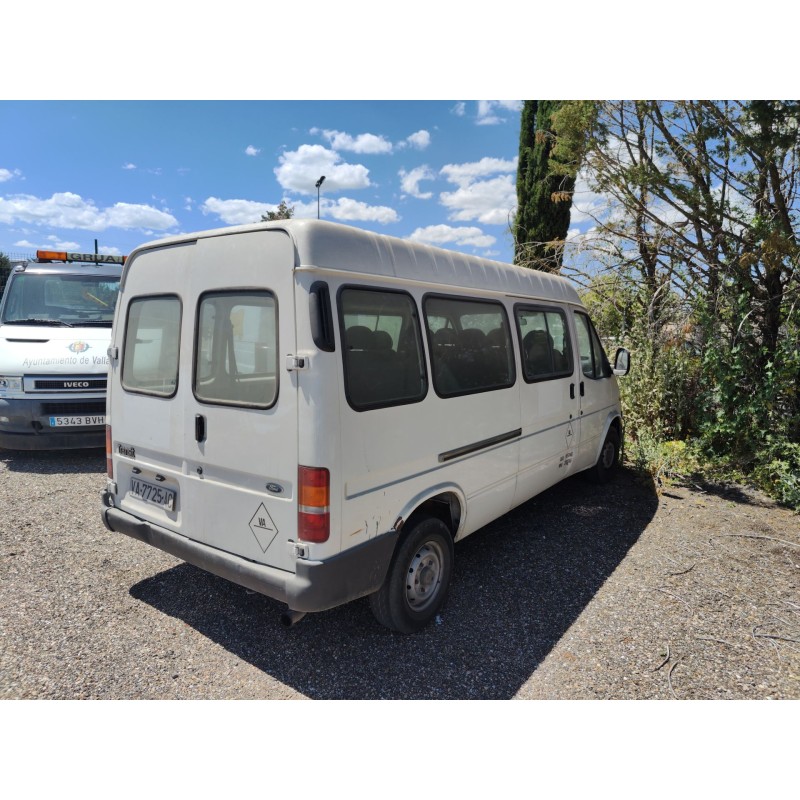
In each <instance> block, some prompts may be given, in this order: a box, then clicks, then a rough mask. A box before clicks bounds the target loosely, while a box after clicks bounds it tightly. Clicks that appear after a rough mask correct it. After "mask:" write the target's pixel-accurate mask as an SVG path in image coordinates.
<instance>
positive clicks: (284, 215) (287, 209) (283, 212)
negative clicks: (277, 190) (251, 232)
mask: <svg viewBox="0 0 800 800" xmlns="http://www.w3.org/2000/svg"><path fill="white" fill-rule="evenodd" d="M293 216H294V206H290V205H287V203H286V201H285V200H281V202H280V203H279V204H278V207H277V208H276V209H275V210H274V211H267V213H266V214H262V215H261V221H262V222H272V221H273V220H276V219H291V218H292V217H293Z"/></svg>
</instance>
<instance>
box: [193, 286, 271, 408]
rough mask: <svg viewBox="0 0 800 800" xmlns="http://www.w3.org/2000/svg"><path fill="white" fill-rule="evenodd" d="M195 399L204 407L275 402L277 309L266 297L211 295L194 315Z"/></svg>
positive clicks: (262, 405) (245, 293)
mask: <svg viewBox="0 0 800 800" xmlns="http://www.w3.org/2000/svg"><path fill="white" fill-rule="evenodd" d="M196 336H197V338H196V342H195V365H194V394H195V397H196V398H197V399H198V400H199V401H200V402H202V403H215V404H219V405H233V406H250V407H253V408H270V407H271V406H273V405H274V404H275V401H276V400H277V397H278V373H277V345H278V325H277V304H276V302H275V298H274V296H273V295H272V294H271V293H270V292H255V291H254V292H250V291H232V292H209V293H207V294H204V295H202V297H201V298H200V305H199V307H198V312H197V334H196Z"/></svg>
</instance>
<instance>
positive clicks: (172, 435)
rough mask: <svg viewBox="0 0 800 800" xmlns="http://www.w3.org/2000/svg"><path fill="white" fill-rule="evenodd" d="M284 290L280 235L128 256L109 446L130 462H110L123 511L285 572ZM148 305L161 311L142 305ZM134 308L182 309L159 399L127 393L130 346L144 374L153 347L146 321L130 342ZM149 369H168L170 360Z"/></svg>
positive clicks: (289, 391)
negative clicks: (173, 371) (173, 377)
mask: <svg viewBox="0 0 800 800" xmlns="http://www.w3.org/2000/svg"><path fill="white" fill-rule="evenodd" d="M293 282H294V247H293V245H292V242H291V240H290V238H289V236H288V235H287V234H286V233H285V232H283V231H280V230H264V231H251V232H247V233H236V234H230V235H223V236H214V237H208V238H200V239H197V240H195V241H193V242H190V243H187V244H186V245H178V246H170V247H165V248H159V249H154V250H152V251H145V252H144V253H141V254H139V255H138V256H137V258H136V259H135V260H134V261H133V262H132V263H131V265H130V269H129V277H128V280H127V282H126V286H125V287H124V297H125V300H124V302H125V303H126V305H127V308H128V309H129V310H128V312H127V319H128V323H127V328H126V335H125V346H124V352H123V365H122V368H123V376H122V385H123V388H124V391H123V392H122V394H123V395H124V397H123V398H122V399H121V401H120V403H119V404H117V403H116V402H115V401H112V402H113V405H112V430H113V437H114V441H115V447H117V445H116V443H117V442H119V443H121V444H122V445H123V447H124V446H128V448H129V450H130V453H131V457H130V458H125V456H124V450H120V451H119V452H120V453H121V454H122V455H121V462H122V463H121V464H120V470H119V472H120V474H119V475H118V476H117V481H118V483H119V491H120V494H122V493H123V492H124V491H125V490H126V489H127V490H128V491H127V493H126V494H125V495H124V497H123V499H122V508H123V510H126V511H129V512H130V513H133V514H135V515H137V516H139V517H142V518H144V519H148V520H149V521H152V522H154V523H156V524H159V525H162V526H164V527H166V528H168V529H170V530H174V531H176V532H178V533H181V534H183V535H185V536H187V537H189V538H191V539H194V540H196V541H200V542H203V543H205V544H208V545H210V546H212V547H216V548H219V549H221V550H224V551H227V552H231V553H235V554H236V555H239V556H243V557H244V558H247V559H250V560H252V561H255V562H257V563H262V564H268V565H270V566H274V567H278V568H280V569H286V570H290V571H293V570H294V558H293V557H292V556H291V555H290V552H289V546H288V544H287V542H288V541H289V540H290V539H294V538H295V533H296V525H297V505H296V496H295V494H296V493H295V484H296V480H297V389H296V386H295V383H294V381H293V380H292V376H291V375H290V374H288V373H287V372H286V371H285V370H283V369H282V368H283V366H284V365H283V363H282V359H281V357H280V354H281V353H284V354H287V353H293V352H294V347H295V331H294V284H293ZM156 287H157V293H156V292H155V291H154V289H155V288H156ZM156 298H157V299H158V301H159V303H160V308H156V307H154V306H153V303H154V302H155V300H156ZM148 303H149V304H150V308H149V309H148V308H147V307H146V304H148ZM137 304H142V306H143V308H142V309H141V310H142V311H144V312H149V313H150V316H151V317H152V316H155V317H161V318H164V317H165V316H169V314H170V313H173V314H174V313H175V312H176V311H177V307H178V306H179V307H180V323H179V328H180V344H179V353H180V357H179V364H178V368H177V385H176V386H171V385H170V384H169V377H168V376H167V380H166V383H165V384H164V385H163V386H162V387H161V390H160V391H161V393H160V395H153V394H148V393H146V392H142V391H137V390H136V386H135V383H136V382H135V380H134V381H133V384H131V380H130V377H131V375H133V376H134V377H135V375H136V370H135V368H134V361H135V359H134V357H133V356H131V355H130V352H128V351H129V350H130V349H131V348H134V347H135V348H139V350H140V352H139V360H140V362H141V364H145V363H146V360H147V357H148V354H147V353H145V352H144V350H143V348H145V347H147V346H150V347H151V348H152V347H154V346H155V345H152V344H151V345H147V344H146V341H147V339H148V338H152V339H158V336H154V335H151V334H148V333H147V330H148V328H147V325H148V324H149V325H150V327H151V328H152V327H153V324H152V323H148V322H147V320H145V323H146V324H145V326H144V327H143V326H142V325H139V328H141V329H142V330H143V331H144V334H142V333H137V330H136V329H135V327H136V326H135V324H134V323H135V322H136V320H137V313H136V312H137ZM121 311H123V310H122V309H121ZM123 313H124V311H123ZM141 317H142V314H139V315H138V319H141ZM159 341H160V339H159ZM143 342H144V343H145V344H143ZM159 347H161V345H159ZM165 349H168V348H165V347H161V350H165ZM149 358H150V359H151V360H155V358H156V356H155V354H154V353H150V354H149ZM158 358H160V359H162V361H163V360H164V359H165V358H166V361H165V363H167V364H168V363H169V354H168V353H167V354H166V356H165V355H164V353H161V354H160V355H159V356H158ZM159 363H160V362H159ZM162 371H164V372H165V373H168V372H169V370H162ZM126 373H127V374H126ZM281 373H282V374H281ZM164 378H165V376H164V375H161V376H160V379H161V380H162V382H163V381H164ZM148 425H152V426H153V427H154V428H155V429H156V430H158V431H160V435H159V436H158V440H157V441H156V440H155V439H154V437H152V436H150V435H148V434H147V433H145V431H144V430H143V429H145V428H147V427H148ZM137 469H138V470H139V472H138V473H137V472H135V470H137ZM151 486H152V487H155V488H154V489H153V488H150V487H151ZM158 489H161V490H162V491H161V492H158V491H157V490H158ZM170 492H174V495H170V494H169V493H170ZM170 506H172V507H170Z"/></svg>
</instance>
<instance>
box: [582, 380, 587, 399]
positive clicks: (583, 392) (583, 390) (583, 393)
mask: <svg viewBox="0 0 800 800" xmlns="http://www.w3.org/2000/svg"><path fill="white" fill-rule="evenodd" d="M585 394H586V390H585V387H584V384H583V381H581V397H583V396H584V395H585Z"/></svg>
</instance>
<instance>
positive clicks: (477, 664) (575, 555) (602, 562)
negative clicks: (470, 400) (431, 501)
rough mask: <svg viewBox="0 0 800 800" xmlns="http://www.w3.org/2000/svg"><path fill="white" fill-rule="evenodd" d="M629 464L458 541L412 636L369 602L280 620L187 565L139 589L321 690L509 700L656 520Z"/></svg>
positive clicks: (267, 667)
mask: <svg viewBox="0 0 800 800" xmlns="http://www.w3.org/2000/svg"><path fill="white" fill-rule="evenodd" d="M657 507H658V499H657V497H656V495H655V493H654V492H653V491H652V489H648V488H647V487H645V486H644V485H642V484H641V483H639V482H638V481H637V479H636V476H635V475H634V473H632V472H630V471H627V470H625V471H622V473H621V474H620V475H619V476H618V477H617V478H616V479H615V480H614V481H613V482H611V483H610V484H608V485H606V486H595V485H593V484H590V483H588V482H587V481H586V480H584V479H583V478H582V477H580V476H576V477H574V478H571V479H569V480H567V481H564V482H563V483H561V484H559V485H558V486H556V487H554V488H552V489H550V490H549V491H547V492H545V493H543V494H541V495H539V497H537V498H534V499H533V500H531V501H529V502H528V503H525V504H524V505H522V506H520V507H518V508H517V509H515V510H514V511H512V512H510V513H509V514H507V515H505V516H504V517H502V518H501V519H498V520H496V521H495V522H493V523H491V524H490V525H488V526H486V528H484V529H483V530H481V531H478V532H476V533H475V534H473V535H472V536H470V537H468V538H467V539H466V540H464V542H462V543H460V544H458V545H456V560H455V568H454V575H453V582H452V584H451V590H450V596H449V599H448V602H447V604H446V605H445V607H444V609H443V611H442V613H441V615H440V617H439V618H438V620H437V622H436V623H435V624H433V625H431V626H430V627H428V628H426V629H425V630H423V631H421V632H420V633H418V634H415V635H412V636H403V635H399V634H394V633H392V632H390V631H388V630H386V629H385V628H382V627H381V626H380V625H379V624H378V623H377V622H376V621H375V620H374V618H373V617H372V614H371V612H370V610H369V604H368V602H367V600H366V599H362V600H358V601H356V602H354V603H350V604H348V605H346V606H342V607H340V608H337V609H333V610H331V611H326V612H323V613H319V614H309V615H307V616H306V617H305V618H304V619H303V620H302V621H301V622H299V623H298V624H297V625H295V626H294V627H292V628H290V629H286V628H283V627H281V625H280V623H279V619H278V617H279V613H280V611H281V610H282V608H283V606H281V605H280V604H278V603H276V602H274V601H272V600H270V599H268V598H266V597H263V596H261V595H258V594H255V593H252V592H248V591H247V590H245V589H242V588H241V587H238V586H235V585H233V584H231V583H229V582H227V581H224V580H222V579H220V578H216V577H215V576H212V575H210V574H208V573H206V572H204V571H202V570H199V569H197V568H195V567H192V566H190V565H188V564H181V565H179V566H177V567H174V568H172V569H169V570H166V571H165V572H162V573H160V574H158V575H155V576H153V577H152V578H148V579H147V580H144V581H141V582H140V583H138V584H136V585H135V586H133V587H132V588H131V590H130V593H131V595H132V596H133V597H134V598H136V599H138V600H140V601H142V602H144V603H148V604H149V605H151V606H153V607H154V608H156V609H158V610H159V611H161V612H163V613H165V614H168V615H170V616H173V617H176V618H178V619H181V620H182V621H184V622H185V623H187V624H188V625H190V626H191V627H193V628H194V629H196V630H197V631H199V632H200V633H201V634H203V635H204V636H207V637H208V638H210V639H211V640H213V641H214V642H216V643H218V644H219V645H221V646H222V647H224V648H226V649H227V650H228V651H230V652H231V653H233V654H234V655H236V656H238V657H239V658H241V659H243V660H245V661H247V662H248V663H250V664H252V665H253V666H255V667H257V668H258V669H260V670H263V671H264V672H265V673H268V674H269V675H270V676H272V677H273V678H275V679H276V680H279V681H281V682H282V683H284V684H285V685H287V686H290V687H292V688H294V689H295V690H296V691H298V692H300V693H302V694H304V695H306V696H307V697H310V698H314V699H495V700H498V699H507V698H511V697H513V696H514V695H515V694H516V693H517V691H518V690H519V689H520V687H521V686H522V685H523V684H524V683H525V682H526V681H527V680H528V679H529V678H530V676H531V674H532V673H533V672H534V671H535V670H536V668H537V667H538V666H539V664H540V663H541V662H542V660H543V659H544V658H545V657H546V656H547V654H548V653H549V652H550V650H551V649H552V648H553V646H554V645H555V644H556V643H557V642H558V641H559V639H560V638H561V637H562V636H563V635H564V633H565V632H566V631H567V630H568V629H569V627H570V626H571V625H572V624H573V623H574V622H575V620H576V619H577V617H578V616H579V615H580V614H581V612H582V611H583V609H584V608H585V607H586V606H587V604H588V603H589V602H590V601H591V599H592V598H593V597H594V595H595V593H596V592H597V590H598V589H599V588H600V586H601V585H602V584H603V582H604V581H605V580H606V579H607V578H608V576H609V575H610V574H611V573H612V572H613V571H614V570H615V569H616V567H617V566H618V565H619V563H620V562H621V561H622V560H623V559H624V558H625V556H626V554H627V552H628V550H629V549H630V548H631V546H632V545H633V544H634V543H635V542H636V541H637V539H638V538H639V536H640V535H641V533H642V531H643V530H644V529H645V527H646V526H647V524H648V523H649V522H650V520H651V519H652V518H653V516H654V514H655V512H656V509H657Z"/></svg>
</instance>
